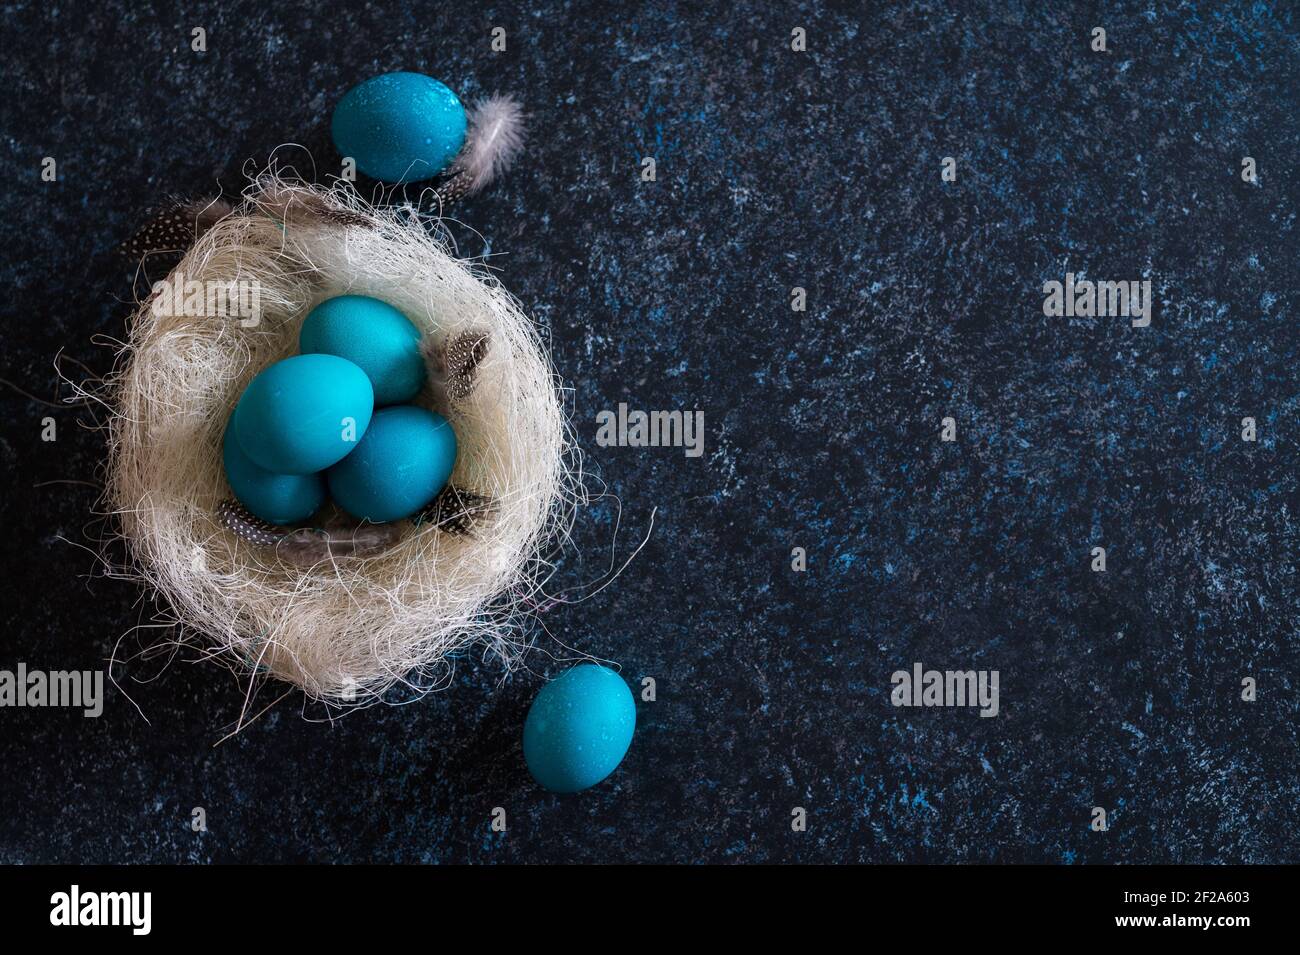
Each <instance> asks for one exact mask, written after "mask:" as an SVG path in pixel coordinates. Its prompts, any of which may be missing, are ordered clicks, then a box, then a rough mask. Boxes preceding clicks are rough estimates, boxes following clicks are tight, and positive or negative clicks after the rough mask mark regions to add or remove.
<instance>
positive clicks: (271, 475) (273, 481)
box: [221, 426, 325, 524]
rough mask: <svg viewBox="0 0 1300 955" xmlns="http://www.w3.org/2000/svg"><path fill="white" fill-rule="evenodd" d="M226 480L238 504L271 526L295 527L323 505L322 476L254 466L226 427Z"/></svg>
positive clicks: (323, 484)
mask: <svg viewBox="0 0 1300 955" xmlns="http://www.w3.org/2000/svg"><path fill="white" fill-rule="evenodd" d="M221 460H222V463H223V464H224V465H225V468H226V480H227V481H228V482H229V483H230V490H231V491H232V492H233V493H234V495H235V498H236V499H237V500H238V501H239V503H240V504H243V505H244V507H246V508H248V510H249V511H250V512H251V513H253V514H255V515H256V516H258V517H260V518H261V519H262V520H264V521H270V522H271V523H272V524H297V523H298V522H299V521H305V520H306V519H307V518H309V517H311V516H312V515H313V514H315V513H316V512H317V511H319V510H320V509H321V507H322V506H323V505H324V504H325V475H323V474H321V473H319V472H317V473H316V474H276V473H275V472H274V471H268V470H266V468H260V467H258V466H257V465H256V464H254V463H253V461H252V459H250V458H249V456H248V455H246V454H245V453H244V452H243V449H241V448H240V447H239V442H238V441H236V440H235V429H234V428H233V427H229V426H227V428H226V436H225V438H224V439H223V440H222V442H221Z"/></svg>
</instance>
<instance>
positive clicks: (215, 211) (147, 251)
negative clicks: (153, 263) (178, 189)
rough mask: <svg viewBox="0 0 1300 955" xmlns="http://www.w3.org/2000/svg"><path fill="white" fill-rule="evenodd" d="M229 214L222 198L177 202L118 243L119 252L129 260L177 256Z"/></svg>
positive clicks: (228, 204)
mask: <svg viewBox="0 0 1300 955" xmlns="http://www.w3.org/2000/svg"><path fill="white" fill-rule="evenodd" d="M232 211H233V207H232V206H231V204H230V203H229V202H227V201H226V200H224V199H199V200H195V201H193V202H183V203H178V204H177V205H174V206H172V207H171V208H169V209H164V210H163V211H161V212H159V213H158V214H157V215H155V216H154V217H153V218H152V219H150V220H149V221H148V222H146V223H145V224H144V225H143V226H141V227H140V229H139V230H138V231H137V232H136V233H135V235H133V236H132V237H131V238H130V239H128V240H127V241H126V242H124V243H122V245H121V246H120V251H121V252H122V254H123V255H125V256H126V257H127V258H129V259H132V260H135V259H142V258H144V257H145V256H148V255H179V254H181V253H183V252H184V251H185V250H186V249H188V248H189V247H190V246H191V245H193V244H194V242H195V241H196V240H198V239H199V238H200V237H201V236H202V235H203V233H205V232H207V231H208V230H209V229H211V228H212V227H213V226H214V225H216V224H217V223H218V222H220V221H221V220H222V219H224V218H225V217H226V216H228V215H230V213H231V212H232Z"/></svg>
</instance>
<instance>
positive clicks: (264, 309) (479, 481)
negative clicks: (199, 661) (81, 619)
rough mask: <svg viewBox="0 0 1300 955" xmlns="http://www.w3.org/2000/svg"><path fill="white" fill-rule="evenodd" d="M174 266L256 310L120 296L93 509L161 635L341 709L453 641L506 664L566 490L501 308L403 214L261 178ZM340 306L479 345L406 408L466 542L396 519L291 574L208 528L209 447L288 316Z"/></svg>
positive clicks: (342, 193)
mask: <svg viewBox="0 0 1300 955" xmlns="http://www.w3.org/2000/svg"><path fill="white" fill-rule="evenodd" d="M177 270H178V271H179V273H180V275H181V276H183V278H184V279H186V280H196V281H199V282H204V283H213V282H232V281H244V282H249V281H251V282H254V283H256V288H257V289H258V290H259V293H260V297H261V317H260V322H259V323H257V324H256V325H254V326H253V327H246V325H245V323H242V322H241V320H240V319H239V318H237V317H222V316H219V315H217V316H214V315H204V316H197V317H195V316H185V315H164V316H159V315H156V314H154V310H153V309H151V307H150V304H149V302H148V301H146V302H144V303H142V304H141V306H140V307H139V309H138V310H137V311H136V313H135V315H134V317H133V319H132V324H131V327H130V334H129V340H128V342H127V344H126V346H125V348H124V349H123V351H122V354H121V355H120V356H119V361H118V365H117V368H116V370H115V371H114V373H113V376H112V377H111V378H110V379H109V380H108V382H107V384H108V385H109V387H110V393H111V405H112V415H111V418H110V421H109V424H108V429H109V450H110V454H111V458H110V461H109V465H108V480H107V500H108V502H109V507H110V509H111V511H112V512H113V513H114V514H115V515H116V516H117V519H118V521H119V523H120V531H121V534H122V535H123V537H124V538H125V540H126V542H127V543H128V545H129V549H130V552H131V556H132V559H133V568H132V569H131V571H130V574H131V575H132V576H134V577H136V578H138V579H139V580H141V581H142V582H143V583H145V584H147V585H149V586H150V587H152V588H154V589H155V590H156V591H157V592H158V593H159V594H160V595H161V596H162V597H163V598H165V600H166V604H167V605H169V606H170V611H169V612H167V613H168V616H167V622H169V623H173V624H176V625H177V626H178V628H179V633H180V634H181V636H180V639H182V640H186V641H189V642H191V643H193V642H195V641H197V643H198V644H199V645H200V646H202V647H203V648H204V650H205V652H206V653H210V654H211V655H212V656H214V657H216V658H218V659H221V660H223V661H224V662H226V663H227V664H228V665H230V666H232V667H233V668H234V669H236V671H237V672H245V673H248V672H253V671H255V672H258V673H267V674H270V675H273V676H275V677H278V678H279V679H281V680H285V681H288V682H289V683H292V684H294V685H296V686H298V687H301V688H302V689H303V690H304V691H305V692H306V693H307V694H308V695H310V696H311V697H313V698H317V699H326V700H345V701H352V700H354V699H355V701H356V702H357V703H365V702H367V701H374V700H375V699H377V698H379V697H381V696H382V695H383V694H384V693H385V691H386V690H388V689H390V688H392V687H393V686H394V684H396V683H399V682H402V681H408V682H410V683H412V685H416V686H419V687H422V688H423V687H427V686H428V685H429V682H430V680H431V679H432V678H435V677H438V676H439V675H440V674H439V673H438V669H437V668H438V665H439V663H440V662H441V661H443V660H444V659H445V658H446V657H447V656H448V654H451V653H454V652H455V651H457V650H459V649H462V648H465V647H466V646H467V645H469V644H471V643H475V642H486V643H487V644H488V646H489V648H490V649H493V650H496V651H497V652H499V653H500V654H501V655H502V656H503V657H504V658H505V659H506V660H508V661H509V660H513V659H514V658H515V655H516V652H517V650H518V648H519V644H520V642H521V640H522V639H523V637H522V636H521V634H523V632H524V630H523V626H524V624H525V622H526V621H525V619H524V618H525V616H526V615H527V614H528V613H529V611H530V610H531V609H532V608H533V607H535V602H534V601H535V600H539V599H540V598H539V597H538V594H539V592H540V587H541V584H542V582H543V581H544V579H545V577H546V576H547V573H548V571H549V570H550V564H549V563H548V562H547V556H546V555H547V554H548V553H550V550H551V548H552V546H553V545H554V544H556V543H557V542H558V541H559V540H561V539H562V538H563V537H564V536H565V535H566V534H567V531H568V528H569V525H570V522H571V520H572V517H573V514H574V510H575V506H576V504H577V502H578V499H579V497H580V496H581V493H582V491H581V483H580V478H579V476H578V475H577V474H576V473H575V467H574V462H575V461H576V455H575V453H574V451H573V444H572V442H571V441H570V438H569V427H568V423H567V419H566V416H565V414H564V412H563V410H562V407H561V403H560V394H559V382H558V380H557V379H556V377H555V375H554V373H553V370H552V368H551V365H550V361H549V358H548V355H547V351H546V349H545V347H544V345H543V342H542V340H541V339H540V338H539V336H538V333H537V330H536V329H535V327H534V325H533V323H532V322H531V321H530V320H529V319H528V318H527V317H526V316H525V315H524V313H523V312H522V311H521V310H520V307H519V305H518V304H517V303H516V302H515V301H514V300H513V299H512V298H511V297H510V295H509V294H508V293H507V292H506V291H504V290H503V289H502V288H501V286H500V285H499V284H498V283H497V282H496V281H495V279H493V278H492V277H490V276H489V275H487V274H486V273H484V272H483V271H481V270H476V269H474V268H471V267H469V266H467V265H466V264H465V263H464V262H461V261H458V260H456V259H455V258H453V257H452V256H451V255H450V254H448V251H447V248H446V247H445V246H444V245H443V244H442V243H441V242H440V241H439V240H437V239H435V238H433V237H431V236H430V234H429V233H428V232H427V231H426V228H425V227H424V225H422V224H421V223H420V222H419V221H417V220H415V219H414V218H413V217H411V216H409V214H408V215H407V216H406V217H405V218H404V217H403V216H402V215H400V214H398V213H394V212H389V211H384V210H378V209H375V208H372V207H370V206H369V205H367V204H365V203H364V202H362V201H361V200H359V199H358V198H357V197H356V195H355V194H354V193H352V192H351V191H350V190H346V189H335V190H331V191H327V190H323V189H319V188H316V187H310V186H304V185H297V184H290V183H288V182H285V181H283V180H280V179H276V178H269V179H265V180H262V181H259V182H258V183H257V185H256V187H255V188H254V189H251V190H250V191H249V193H248V195H247V197H246V199H245V200H244V202H243V204H242V205H241V206H239V207H238V208H236V209H235V211H234V212H233V214H231V215H228V216H226V217H225V218H222V219H220V220H219V221H218V222H217V223H216V225H214V226H213V227H212V228H211V229H209V231H207V232H206V233H205V234H203V235H202V236H201V238H199V240H198V241H197V242H196V243H195V244H194V245H193V247H191V248H190V250H189V251H188V252H187V253H186V254H185V256H184V258H183V259H182V261H181V262H180V264H179V265H178V266H177ZM345 293H353V294H360V295H370V296H374V297H376V298H379V299H382V300H384V301H386V302H389V303H390V304H392V305H394V306H395V307H396V308H398V309H399V310H401V311H402V313H403V314H405V315H406V316H407V317H408V318H410V319H411V321H412V322H414V323H415V324H416V325H417V326H418V327H419V328H420V330H421V332H422V333H423V334H424V336H425V340H426V343H434V344H436V343H438V342H440V341H446V340H448V339H449V338H453V337H455V336H457V335H458V334H463V333H466V332H479V331H482V332H486V333H487V334H488V337H489V342H490V347H489V348H488V350H487V352H486V355H485V357H484V358H483V361H482V363H481V365H480V366H479V368H478V372H477V375H476V378H475V384H474V387H473V390H472V391H471V392H470V393H469V395H468V396H466V397H464V398H457V399H448V397H447V395H446V394H445V393H440V392H439V389H438V388H437V387H436V386H435V385H431V386H429V387H426V389H425V391H424V393H423V394H421V396H420V397H419V398H417V399H416V403H418V404H422V405H425V406H426V407H431V408H433V409H435V410H437V411H438V412H439V413H441V414H443V415H445V416H446V417H447V418H448V419H449V420H450V422H451V424H452V426H453V428H454V429H455V432H456V436H457V439H458V444H459V453H458V457H457V460H456V468H455V471H454V473H453V475H452V478H451V481H452V484H453V485H455V486H456V487H457V488H461V489H464V490H467V491H470V492H473V493H475V494H478V495H484V496H486V497H487V498H489V499H490V500H491V501H492V502H493V507H492V510H491V511H490V513H489V514H488V516H487V517H486V518H484V519H483V520H482V521H481V522H480V523H479V525H478V526H477V527H476V528H475V530H474V531H473V532H472V533H470V534H455V533H451V532H449V531H448V530H447V529H445V528H440V527H437V526H433V525H432V524H431V523H423V524H420V525H418V526H417V525H416V524H414V523H408V524H405V525H404V527H403V530H402V534H401V536H400V539H399V540H398V541H397V542H396V543H395V544H394V545H393V546H392V547H391V548H390V549H388V550H387V551H385V552H383V553H381V554H379V555H377V556H372V557H331V558H329V559H326V560H322V561H321V562H319V563H317V564H316V565H314V566H311V567H302V566H294V565H292V564H290V563H287V562H285V561H284V560H283V559H282V557H281V556H279V555H278V554H277V552H276V550H275V548H274V547H266V546H259V545H257V544H252V543H248V542H246V541H245V540H243V539H241V538H240V537H238V536H236V535H235V534H234V533H233V532H232V531H230V530H229V529H227V527H226V526H225V525H224V524H223V523H222V522H221V520H220V519H219V518H218V513H217V512H218V506H219V505H220V504H221V503H222V502H223V501H226V500H228V499H230V498H231V497H232V495H231V492H230V488H229V486H228V485H227V483H226V479H225V475H224V471H223V467H222V462H221V443H222V436H223V432H224V429H225V427H226V423H227V419H228V418H229V415H230V412H231V409H232V408H233V407H234V405H235V403H236V401H237V400H238V399H239V397H240V395H241V393H242V392H243V390H244V387H245V386H246V385H247V384H248V382H249V381H250V380H251V379H252V378H253V376H254V375H255V374H257V373H258V372H259V371H261V370H262V369H263V368H265V367H266V366H268V365H269V364H271V363H272V362H275V361H277V360H279V359H281V358H285V357H287V356H289V355H292V354H295V353H296V352H297V339H298V330H299V327H300V325H301V323H302V320H303V318H304V317H305V316H306V314H307V312H308V311H309V310H310V309H311V308H312V307H313V306H314V305H316V304H317V303H318V302H320V301H322V300H323V299H325V298H329V297H331V296H334V295H341V294H345ZM174 311H180V310H179V309H174ZM417 676H418V677H420V679H416V678H415V677H417Z"/></svg>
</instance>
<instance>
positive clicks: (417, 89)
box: [330, 73, 466, 182]
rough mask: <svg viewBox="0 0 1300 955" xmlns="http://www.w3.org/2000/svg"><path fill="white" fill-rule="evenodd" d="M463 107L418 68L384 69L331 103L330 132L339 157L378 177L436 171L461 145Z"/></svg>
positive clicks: (416, 176)
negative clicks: (416, 70) (415, 70)
mask: <svg viewBox="0 0 1300 955" xmlns="http://www.w3.org/2000/svg"><path fill="white" fill-rule="evenodd" d="M465 125H466V120H465V107H464V106H462V105H461V103H460V100H459V99H457V98H456V94H455V93H453V92H452V91H451V90H449V89H448V88H447V87H446V86H444V85H443V84H441V83H439V82H438V81H437V80H435V79H433V78H432V77H429V76H425V75H423V74H422V73H384V74H383V75H382V76H375V77H372V78H370V79H368V80H365V81H364V82H361V83H358V84H357V85H356V86H354V87H352V89H350V90H348V91H347V93H346V94H344V96H343V98H342V99H341V100H339V104H338V106H336V107H334V120H333V122H332V123H331V126H330V132H331V133H332V134H333V136H334V145H335V146H337V147H338V150H339V152H340V153H341V154H342V155H344V156H351V157H352V158H353V159H355V160H356V163H357V168H358V169H360V170H361V171H362V172H364V173H365V174H366V175H367V176H371V177H373V178H375V179H382V180H383V181H384V182H418V181H419V180H421V179H429V178H432V177H433V176H436V175H437V174H438V173H440V172H442V171H443V170H444V169H446V168H447V166H449V165H450V164H451V161H452V160H453V159H455V158H456V154H457V153H459V152H460V148H461V146H463V145H464V144H465Z"/></svg>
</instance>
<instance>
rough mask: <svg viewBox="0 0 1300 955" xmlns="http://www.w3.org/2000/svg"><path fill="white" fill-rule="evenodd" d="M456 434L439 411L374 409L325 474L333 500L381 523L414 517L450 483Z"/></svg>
mask: <svg viewBox="0 0 1300 955" xmlns="http://www.w3.org/2000/svg"><path fill="white" fill-rule="evenodd" d="M455 465H456V434H455V432H453V431H452V430H451V424H450V423H449V422H448V421H447V419H446V418H444V417H443V416H442V415H440V414H435V413H434V412H432V411H427V410H425V409H424V408H417V407H416V406H415V405H394V406H393V407H391V408H383V409H381V410H379V411H376V412H375V416H374V418H373V419H372V420H371V422H370V427H369V429H367V431H366V436H365V437H364V438H362V439H361V442H360V443H359V444H358V445H357V449H356V450H355V451H353V452H352V453H351V454H349V455H348V456H347V457H346V458H344V459H343V460H342V461H340V462H339V463H338V464H336V465H335V466H334V467H332V468H330V470H329V473H328V474H327V475H326V480H327V481H328V482H329V489H330V496H331V497H333V498H334V503H336V504H338V506H339V507H341V508H343V510H345V511H347V512H348V513H349V514H351V515H352V516H353V517H359V518H361V519H363V520H367V521H372V522H374V523H376V524H381V523H383V522H384V521H397V520H401V519H402V518H404V517H410V516H411V515H412V514H414V513H415V512H416V511H418V510H420V509H421V508H422V507H424V506H425V505H426V504H428V503H429V502H430V501H432V500H433V499H434V498H435V497H437V495H438V492H439V491H441V490H442V489H443V488H444V487H445V486H446V484H447V479H448V478H450V477H451V472H452V469H453V468H454V467H455Z"/></svg>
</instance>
